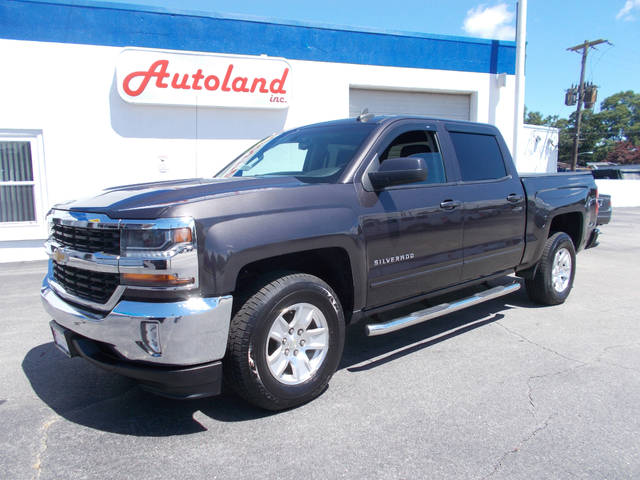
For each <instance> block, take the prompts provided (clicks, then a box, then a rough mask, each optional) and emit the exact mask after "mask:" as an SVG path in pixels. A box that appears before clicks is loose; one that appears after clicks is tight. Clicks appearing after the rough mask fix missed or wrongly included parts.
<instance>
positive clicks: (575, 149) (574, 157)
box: [567, 38, 609, 170]
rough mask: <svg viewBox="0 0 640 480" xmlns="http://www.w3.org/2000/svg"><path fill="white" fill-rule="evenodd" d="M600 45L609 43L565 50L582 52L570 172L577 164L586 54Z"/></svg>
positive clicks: (597, 43)
mask: <svg viewBox="0 0 640 480" xmlns="http://www.w3.org/2000/svg"><path fill="white" fill-rule="evenodd" d="M601 43H609V42H608V41H607V40H603V39H601V38H600V39H598V40H594V41H592V42H590V41H589V40H585V41H584V43H581V44H580V45H576V46H575V47H569V48H567V50H571V51H572V52H578V51H580V50H582V69H581V70H580V86H579V87H578V106H577V108H576V135H575V137H574V138H573V155H572V157H571V170H575V169H576V165H577V164H578V142H579V140H580V123H581V122H582V102H583V100H584V69H585V66H586V65H587V54H588V53H589V49H590V48H593V47H595V46H596V45H600V44H601Z"/></svg>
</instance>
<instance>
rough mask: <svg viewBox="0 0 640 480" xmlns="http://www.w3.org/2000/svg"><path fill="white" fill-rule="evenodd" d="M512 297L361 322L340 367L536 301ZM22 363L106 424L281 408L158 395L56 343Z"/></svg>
mask: <svg viewBox="0 0 640 480" xmlns="http://www.w3.org/2000/svg"><path fill="white" fill-rule="evenodd" d="M506 298H508V300H505V299H506ZM505 299H496V300H493V301H490V302H487V303H484V304H481V305H477V306H475V307H473V308H471V309H468V310H465V311H461V312H457V313H455V314H451V315H448V316H445V317H442V318H439V319H435V320H432V321H430V322H426V323H424V324H420V325H416V326H414V327H410V328H407V329H405V330H401V331H398V332H394V333H391V334H388V335H384V336H380V337H366V336H365V334H364V328H363V325H364V324H357V325H353V326H351V327H349V328H348V330H347V343H346V345H345V350H344V355H343V360H342V363H341V365H340V367H339V368H340V369H347V370H348V371H350V372H363V373H364V372H366V371H367V370H369V369H372V368H376V367H378V366H380V365H382V364H384V363H387V362H391V361H394V360H397V359H399V358H402V357H404V356H407V355H411V354H413V353H415V352H417V351H420V350H422V349H425V348H428V347H431V346H433V345H436V344H438V343H440V342H443V341H447V340H449V339H451V338H454V337H456V336H458V335H462V334H464V333H466V332H469V331H471V330H474V329H477V328H481V327H483V326H486V325H489V324H491V323H493V322H496V321H498V320H500V319H501V318H503V317H504V314H503V313H501V312H504V311H507V310H509V309H511V308H513V307H512V306H511V305H519V304H521V305H522V306H524V307H532V306H534V305H533V304H531V303H530V302H529V301H528V300H527V299H526V295H524V296H523V292H518V293H516V294H513V295H510V296H509V297H505ZM413 307H414V308H413V310H416V308H415V305H414V306H413ZM418 308H424V307H420V306H418ZM22 369H23V371H24V373H25V375H26V377H27V379H28V380H29V382H30V383H31V386H32V388H33V390H34V391H35V393H36V394H37V395H38V397H39V398H40V399H41V400H42V401H43V402H45V403H46V404H47V405H48V406H49V407H50V408H51V409H53V410H54V411H55V412H56V413H57V414H58V415H60V416H61V417H63V418H65V419H66V420H68V421H70V422H73V423H76V424H79V425H84V426H86V427H89V428H93V429H96V430H101V431H105V432H112V433H119V434H123V435H132V436H141V437H152V436H157V437H162V436H170V435H189V434H195V433H199V432H204V431H206V430H208V428H207V425H208V424H209V422H214V423H215V422H225V423H227V422H244V421H251V420H255V419H259V418H264V417H267V416H270V415H273V414H274V413H272V412H266V411H264V410H260V409H258V408H255V407H252V406H250V405H248V404H247V403H245V402H244V401H242V400H240V399H239V398H238V397H236V396H234V395H232V394H231V393H223V394H222V395H221V396H219V397H215V398H205V399H201V400H190V401H179V400H170V399H166V398H163V397H158V396H155V395H152V394H150V393H147V392H145V391H143V390H142V389H140V388H139V387H138V386H137V385H136V383H135V382H134V381H132V380H129V379H127V378H124V377H121V376H118V375H115V374H112V373H109V372H106V371H103V370H101V369H99V368H97V367H94V366H93V365H91V364H90V363H88V362H86V361H84V360H83V359H80V358H74V359H71V360H70V359H68V358H66V357H65V356H64V355H63V354H62V353H60V352H59V351H58V350H57V348H56V347H55V346H54V345H53V343H45V344H42V345H39V346H37V347H35V348H33V349H32V350H30V351H29V352H28V353H27V355H26V356H25V357H24V359H23V361H22ZM329 388H330V387H329Z"/></svg>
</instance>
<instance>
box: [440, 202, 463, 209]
mask: <svg viewBox="0 0 640 480" xmlns="http://www.w3.org/2000/svg"><path fill="white" fill-rule="evenodd" d="M460 205H462V202H459V201H458V200H444V201H442V202H440V208H442V209H443V210H453V209H454V208H457V207H459V206H460Z"/></svg>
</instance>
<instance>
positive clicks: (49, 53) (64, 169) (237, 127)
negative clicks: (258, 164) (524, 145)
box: [0, 40, 515, 241]
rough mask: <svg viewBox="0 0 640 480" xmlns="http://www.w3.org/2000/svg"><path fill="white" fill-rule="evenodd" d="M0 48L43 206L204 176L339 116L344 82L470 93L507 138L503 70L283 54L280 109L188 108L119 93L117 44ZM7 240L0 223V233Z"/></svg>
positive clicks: (9, 115) (9, 43)
mask: <svg viewBox="0 0 640 480" xmlns="http://www.w3.org/2000/svg"><path fill="white" fill-rule="evenodd" d="M0 51H1V52H2V68H3V72H4V74H3V75H1V76H0V92H1V93H0V95H2V102H1V105H2V108H1V109H0V130H3V129H5V130H38V131H41V132H42V141H43V145H44V148H43V150H44V165H45V170H46V180H45V181H46V185H45V187H46V190H47V192H48V200H47V203H48V205H46V206H45V207H46V208H48V207H49V206H50V205H52V204H55V203H59V202H63V201H66V200H69V199H73V198H80V197H83V196H90V195H93V194H95V193H97V192H98V191H99V190H100V189H102V188H104V187H108V186H113V185H122V184H127V183H136V182H146V181H153V180H159V179H173V178H185V177H193V176H210V175H213V174H214V173H216V172H217V171H218V170H219V169H220V168H221V167H223V166H224V165H225V164H226V163H228V162H229V161H230V160H232V159H233V158H234V157H235V156H236V155H237V154H239V153H240V152H241V151H242V150H244V149H245V148H247V147H248V146H249V145H250V144H252V143H253V142H255V141H256V140H257V139H260V138H262V137H264V136H266V135H269V134H271V133H273V132H276V131H281V130H283V129H288V128H293V127H296V126H300V125H304V124H308V123H314V122H321V121H325V120H333V119H337V118H344V117H347V116H348V114H349V88H350V86H357V87H364V88H367V87H368V88H382V89H399V90H411V91H429V92H443V93H467V94H470V95H471V110H472V111H471V115H470V118H471V119H472V120H476V121H479V122H487V123H493V124H495V125H497V126H498V127H499V128H500V130H501V131H502V134H503V135H504V137H505V140H506V143H507V144H508V145H510V144H511V141H512V138H511V137H512V132H513V108H514V93H513V92H514V83H515V82H514V77H513V76H511V75H508V76H507V82H506V86H504V87H500V86H499V84H498V81H497V75H490V74H482V73H469V72H453V71H443V70H423V69H412V68H396V67H379V66H368V65H353V64H332V63H322V62H308V61H296V60H288V61H289V63H290V64H291V67H292V71H291V75H290V79H289V80H288V82H289V83H288V86H289V88H290V89H291V100H290V107H289V109H285V110H248V109H218V108H210V107H203V108H198V109H196V108H191V107H174V106H171V107H169V106H167V107H165V106H144V105H133V104H128V103H126V102H124V101H123V100H122V99H121V98H120V96H119V95H118V93H117V90H116V86H115V84H114V78H115V77H114V72H115V65H116V61H117V57H118V54H119V52H120V51H121V49H120V48H117V47H100V46H90V45H74V44H56V43H44V42H26V41H14V40H0ZM374 113H375V112H374ZM161 163H162V164H163V165H165V167H164V169H166V171H164V172H163V171H161V169H160V165H161ZM44 235H45V232H44V229H42V237H44ZM17 239H19V238H16V233H15V232H13V233H12V232H11V231H9V230H7V229H3V228H2V227H0V241H2V240H17Z"/></svg>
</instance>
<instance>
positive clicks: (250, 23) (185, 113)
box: [0, 0, 527, 261]
mask: <svg viewBox="0 0 640 480" xmlns="http://www.w3.org/2000/svg"><path fill="white" fill-rule="evenodd" d="M69 3H70V4H68V5H62V4H51V3H45V2H43V1H40V0H14V1H11V2H7V1H5V2H2V3H1V4H0V60H1V62H2V69H3V75H1V76H0V95H1V102H0V105H2V108H1V109H0V156H1V159H2V165H1V168H2V177H1V178H0V261H2V260H4V261H16V260H21V259H27V258H31V256H32V254H31V253H30V252H31V250H29V249H30V248H31V247H34V250H33V251H34V252H35V255H40V245H41V239H43V238H44V237H45V236H46V226H45V223H44V217H45V215H46V212H47V211H48V209H49V208H50V207H51V205H53V204H55V203H60V202H64V201H66V200H69V199H72V198H78V197H82V196H89V195H93V194H95V193H97V192H98V191H99V190H100V189H102V188H104V187H109V186H113V185H122V184H129V183H137V182H146V181H152V180H159V179H174V178H185V177H193V176H210V175H213V174H215V173H216V172H217V171H218V170H219V169H220V168H221V167H223V166H224V165H225V164H226V163H228V162H229V161H230V160H232V159H233V158H234V157H235V156H236V155H237V154H239V153H240V152H241V151H242V150H244V149H245V148H247V147H248V146H249V145H251V144H252V143H254V142H255V141H256V140H258V139H260V138H262V137H265V136H266V135H269V134H271V133H273V132H277V131H281V130H284V129H289V128H292V127H296V126H300V125H304V124H309V123H314V122H320V121H325V120H332V119H337V118H343V117H347V116H354V115H357V114H358V113H360V112H361V111H362V109H363V108H368V109H369V111H370V112H374V113H376V114H421V115H428V116H435V117H444V118H455V119H465V120H466V119H468V120H473V121H479V122H487V123H491V124H495V125H497V126H498V127H499V128H500V130H501V131H502V134H503V135H504V137H505V140H506V142H507V144H508V145H511V143H512V141H513V138H512V137H513V130H514V125H513V122H514V108H515V105H514V96H515V95H514V87H515V77H514V71H515V56H516V48H515V43H514V42H505V41H497V40H484V39H475V38H462V37H448V36H440V35H428V34H417V33H402V32H379V31H370V30H363V29H345V28H337V27H332V26H324V25H320V26H318V25H304V24H283V23H279V22H276V21H272V20H267V19H265V20H259V19H253V18H252V19H246V18H220V17H216V16H213V15H210V14H203V13H186V12H179V11H167V10H164V9H158V8H147V7H132V6H129V5H122V6H114V5H112V4H109V5H106V4H101V3H95V2H88V1H74V2H73V3H72V4H71V2H69ZM526 142H527V141H526V139H524V140H523V143H526Z"/></svg>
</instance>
